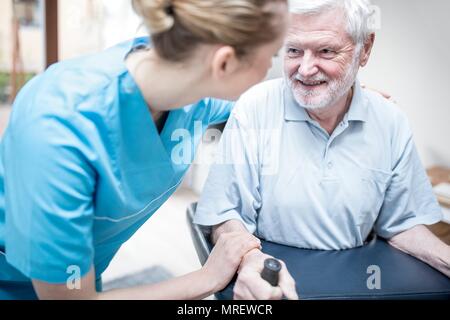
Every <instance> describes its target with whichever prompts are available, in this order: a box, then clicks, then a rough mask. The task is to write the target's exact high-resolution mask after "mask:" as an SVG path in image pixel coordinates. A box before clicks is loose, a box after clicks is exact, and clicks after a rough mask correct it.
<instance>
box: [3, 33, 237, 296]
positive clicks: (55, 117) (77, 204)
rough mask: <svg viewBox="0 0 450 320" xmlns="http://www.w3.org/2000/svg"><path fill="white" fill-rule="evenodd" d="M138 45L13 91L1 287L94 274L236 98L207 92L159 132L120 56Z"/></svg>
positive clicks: (61, 68)
mask: <svg viewBox="0 0 450 320" xmlns="http://www.w3.org/2000/svg"><path fill="white" fill-rule="evenodd" d="M133 43H134V44H133ZM143 44H148V40H147V39H145V38H144V39H137V40H136V41H134V42H133V41H131V42H126V43H123V44H120V45H118V46H116V47H113V48H111V49H109V50H106V51H104V52H102V53H99V54H95V55H90V56H86V57H83V58H79V59H75V60H70V61H66V62H62V63H59V64H57V65H54V66H52V67H51V68H50V69H49V70H47V71H46V72H45V73H44V74H42V75H40V76H38V77H36V78H34V79H33V80H32V81H30V82H29V83H28V84H27V85H26V87H25V88H24V89H23V90H22V91H21V93H20V95H19V96H18V98H17V99H16V101H15V103H14V106H13V112H12V115H11V119H10V123H9V127H8V128H7V130H6V133H5V135H4V137H3V140H2V141H1V144H0V287H1V281H25V282H27V281H30V279H37V280H41V281H45V282H49V283H66V281H67V280H68V278H69V277H70V276H71V275H72V274H73V272H74V270H77V269H75V268H79V269H78V270H79V271H80V272H81V276H83V275H85V274H86V273H88V272H89V271H90V267H91V266H94V267H95V271H96V276H97V278H99V277H100V275H101V274H102V272H103V271H104V270H105V269H106V268H107V266H108V264H109V263H110V261H111V260H112V258H113V257H114V255H115V253H116V252H117V251H118V250H119V248H120V246H121V245H122V244H123V243H124V242H125V241H127V240H128V239H129V238H130V237H131V236H132V235H133V234H134V233H135V232H136V230H137V229H138V228H139V227H140V226H141V225H142V224H143V223H144V222H146V221H147V219H149V218H150V217H151V216H152V214H153V213H154V212H155V211H156V210H157V209H158V208H159V207H160V206H161V205H162V204H163V203H164V202H165V201H166V200H167V199H168V198H169V197H170V195H172V194H173V193H174V191H175V190H176V189H177V187H178V186H179V185H180V183H181V181H182V179H183V176H184V175H185V173H186V171H187V169H188V167H189V164H190V160H192V159H193V157H194V154H195V150H196V148H197V145H198V143H199V142H200V140H201V137H202V134H203V132H204V131H205V130H206V128H207V127H208V126H209V125H210V124H214V123H218V122H223V121H226V119H227V118H228V116H229V114H230V110H231V108H232V103H230V102H225V101H220V100H215V99H203V100H201V101H199V102H197V103H195V104H193V105H189V106H185V107H184V108H181V109H178V110H173V111H172V112H170V114H169V116H168V119H167V121H166V124H165V126H164V129H163V131H162V132H161V134H159V133H158V130H157V128H156V126H155V123H154V122H153V119H152V118H151V114H150V112H149V109H148V106H147V104H146V102H145V101H144V99H143V97H142V94H141V92H140V91H139V89H138V87H137V85H136V83H135V82H134V80H133V78H132V77H131V75H130V73H129V72H128V70H127V69H126V66H125V63H124V60H125V57H126V55H127V54H128V52H130V50H131V49H132V48H136V47H137V46H139V45H143ZM179 132H181V133H183V134H179ZM180 145H181V146H184V147H185V148H184V149H183V148H181V147H180ZM183 152H184V156H183V155H181V156H180V155H178V153H183ZM185 156H188V157H189V159H188V161H173V159H178V158H180V157H181V158H182V159H186V157H185ZM142 254H145V252H143V253H142ZM8 285H9V286H11V284H8ZM0 294H1V288H0Z"/></svg>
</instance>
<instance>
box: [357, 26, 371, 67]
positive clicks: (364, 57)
mask: <svg viewBox="0 0 450 320" xmlns="http://www.w3.org/2000/svg"><path fill="white" fill-rule="evenodd" d="M374 43H375V33H371V34H370V36H369V38H368V39H367V40H366V42H365V43H364V47H363V50H362V51H361V63H360V65H361V67H365V66H366V64H367V62H369V58H370V54H371V53H372V48H373V44H374Z"/></svg>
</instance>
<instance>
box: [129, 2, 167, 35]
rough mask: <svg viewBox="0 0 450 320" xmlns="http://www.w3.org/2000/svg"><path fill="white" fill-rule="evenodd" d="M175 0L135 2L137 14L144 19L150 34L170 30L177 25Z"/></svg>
mask: <svg viewBox="0 0 450 320" xmlns="http://www.w3.org/2000/svg"><path fill="white" fill-rule="evenodd" d="M173 1H174V0H133V7H134V9H135V11H136V13H137V14H138V15H140V16H142V17H143V18H144V21H145V24H146V26H147V28H148V29H149V31H150V33H151V34H152V35H153V34H157V33H162V32H165V31H168V30H170V29H171V28H172V27H173V25H174V24H175V17H174V7H173Z"/></svg>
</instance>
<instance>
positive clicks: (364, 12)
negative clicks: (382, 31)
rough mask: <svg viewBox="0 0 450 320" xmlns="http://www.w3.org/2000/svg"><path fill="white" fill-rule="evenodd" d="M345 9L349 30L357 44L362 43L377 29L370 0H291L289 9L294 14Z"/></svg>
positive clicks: (311, 13) (312, 13)
mask: <svg viewBox="0 0 450 320" xmlns="http://www.w3.org/2000/svg"><path fill="white" fill-rule="evenodd" d="M336 8H342V9H344V13H345V15H346V18H347V32H348V34H349V35H350V36H351V37H352V39H353V41H354V43H355V44H357V45H362V44H363V43H364V42H365V41H366V40H367V39H368V37H369V36H370V34H371V33H373V32H374V31H375V22H374V21H373V19H374V16H375V7H374V6H372V5H371V3H370V0H289V9H290V12H291V13H294V14H307V15H314V14H319V13H323V12H326V11H328V10H333V9H336Z"/></svg>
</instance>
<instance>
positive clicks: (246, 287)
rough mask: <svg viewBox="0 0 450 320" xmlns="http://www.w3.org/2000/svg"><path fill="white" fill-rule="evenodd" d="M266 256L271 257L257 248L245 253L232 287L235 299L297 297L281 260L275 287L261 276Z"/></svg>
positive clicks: (293, 285)
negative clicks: (277, 281)
mask: <svg viewBox="0 0 450 320" xmlns="http://www.w3.org/2000/svg"><path fill="white" fill-rule="evenodd" d="M268 258H273V257H271V256H269V255H267V254H264V253H262V252H261V251H260V250H257V249H254V250H252V251H250V252H249V253H247V254H246V255H245V257H244V259H243V261H242V263H241V266H240V268H239V271H238V273H239V275H238V278H237V281H236V284H235V287H234V299H235V300H280V299H282V298H283V296H285V297H286V298H288V299H290V300H297V299H298V295H297V292H296V290H295V281H294V279H293V278H292V276H291V275H290V274H289V271H288V270H287V268H286V265H285V264H284V262H283V261H280V263H281V265H282V268H281V271H280V275H279V283H278V286H277V287H272V286H271V285H270V284H269V283H268V282H267V281H266V280H264V279H263V278H261V271H262V270H263V268H264V261H265V260H266V259H268Z"/></svg>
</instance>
